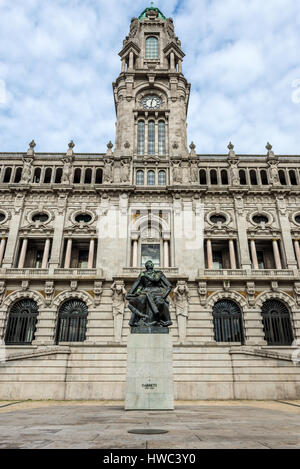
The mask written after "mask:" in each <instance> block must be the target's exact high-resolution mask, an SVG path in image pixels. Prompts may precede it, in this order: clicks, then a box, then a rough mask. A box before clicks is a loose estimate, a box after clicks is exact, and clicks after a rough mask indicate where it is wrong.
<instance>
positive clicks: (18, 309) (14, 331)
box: [5, 299, 38, 345]
mask: <svg viewBox="0 0 300 469" xmlns="http://www.w3.org/2000/svg"><path fill="white" fill-rule="evenodd" d="M37 316H38V306H37V303H36V302H35V301H34V300H31V299H23V300H20V301H18V302H17V303H15V304H14V305H13V306H12V308H11V310H10V313H9V318H8V324H7V330H6V337H5V343H6V344H7V345H20V344H22V345H30V344H31V343H32V341H33V339H34V334H35V330H36V323H37Z"/></svg>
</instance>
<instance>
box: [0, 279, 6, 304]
mask: <svg viewBox="0 0 300 469" xmlns="http://www.w3.org/2000/svg"><path fill="white" fill-rule="evenodd" d="M5 291H6V282H5V281H1V282H0V304H1V303H2V301H3V299H4V295H5Z"/></svg>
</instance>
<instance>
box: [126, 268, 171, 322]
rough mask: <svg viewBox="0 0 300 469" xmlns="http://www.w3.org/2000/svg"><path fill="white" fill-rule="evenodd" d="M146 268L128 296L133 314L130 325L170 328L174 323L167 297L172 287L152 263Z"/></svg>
mask: <svg viewBox="0 0 300 469" xmlns="http://www.w3.org/2000/svg"><path fill="white" fill-rule="evenodd" d="M145 267H146V270H144V272H142V273H141V274H140V275H139V277H138V278H137V280H136V281H135V282H134V284H133V285H132V287H131V289H130V290H129V292H128V294H127V296H126V298H127V300H128V301H129V305H128V307H129V309H130V311H131V312H132V315H131V318H130V321H129V325H130V326H131V327H136V326H159V327H168V326H170V325H171V324H172V321H171V318H170V312H169V300H168V299H167V296H168V295H169V293H170V291H171V289H172V286H171V284H170V282H169V281H168V280H167V278H166V277H165V275H164V273H163V272H161V271H160V270H154V266H153V262H152V261H147V262H146V264H145Z"/></svg>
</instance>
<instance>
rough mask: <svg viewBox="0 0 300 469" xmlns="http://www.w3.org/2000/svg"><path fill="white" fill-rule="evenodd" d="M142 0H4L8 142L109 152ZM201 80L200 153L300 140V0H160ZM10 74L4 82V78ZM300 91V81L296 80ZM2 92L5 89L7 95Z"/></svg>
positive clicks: (2, 128) (189, 67)
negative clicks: (116, 92) (126, 46)
mask: <svg viewBox="0 0 300 469" xmlns="http://www.w3.org/2000/svg"><path fill="white" fill-rule="evenodd" d="M148 3H149V2H145V1H144V0H136V2H135V3H134V5H133V4H132V2H131V1H129V0H122V1H121V2H120V1H117V0H110V1H108V0H51V1H48V0H43V1H40V0H26V1H24V0H14V2H11V1H10V0H0V80H2V82H3V83H4V84H5V91H6V92H5V103H3V102H1V100H0V142H1V147H0V151H24V150H25V149H26V148H27V145H28V142H29V141H30V140H31V139H32V138H35V140H36V142H37V144H38V145H37V147H36V150H37V151H64V150H65V149H66V147H67V143H68V140H69V139H70V138H73V139H74V141H75V143H76V150H77V151H82V152H104V151H105V150H106V143H107V142H108V140H112V141H113V140H114V135H115V119H116V118H115V109H114V102H113V93H112V86H111V84H112V82H113V81H114V80H115V79H116V77H117V75H118V74H119V72H120V58H119V57H118V52H119V50H120V49H121V48H122V41H123V39H124V37H125V36H126V35H127V34H128V31H129V24H130V19H131V17H133V16H137V15H138V14H139V13H140V12H141V11H142V10H143V9H144V8H145V6H147V5H148ZM155 5H157V6H159V8H160V9H161V10H162V11H163V12H164V14H165V15H166V16H172V17H173V18H174V22H175V29H176V34H177V35H178V36H179V38H180V39H181V41H182V46H183V49H184V51H185V53H186V57H185V60H184V73H185V75H186V77H187V79H188V80H189V81H191V84H192V92H191V98H190V109H189V114H188V138H189V141H191V140H193V141H194V142H195V143H196V145H197V151H198V152H201V153H211V152H217V153H224V152H226V151H227V148H226V146H227V143H228V141H229V140H232V141H233V143H234V144H235V147H236V151H237V152H241V153H265V148H264V147H265V144H266V142H267V140H269V141H270V142H271V143H272V144H273V146H274V150H275V151H276V152H278V153H293V154H296V153H299V152H300V133H299V124H300V103H298V102H297V100H295V99H293V93H295V92H296V91H297V90H296V88H293V87H292V83H294V82H295V80H297V79H300V65H299V57H298V56H299V49H300V38H299V28H300V9H299V4H298V1H297V0H264V2H262V1H261V0H222V1H220V0H200V1H199V0H182V1H177V0H160V2H155ZM2 82H1V83H2ZM298 95H299V92H298ZM2 101H3V100H2Z"/></svg>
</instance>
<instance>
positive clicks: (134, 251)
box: [131, 234, 139, 267]
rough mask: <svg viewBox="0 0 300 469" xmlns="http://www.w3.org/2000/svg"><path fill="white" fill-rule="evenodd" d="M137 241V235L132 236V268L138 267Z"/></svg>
mask: <svg viewBox="0 0 300 469" xmlns="http://www.w3.org/2000/svg"><path fill="white" fill-rule="evenodd" d="M138 239H139V234H132V235H131V240H132V267H137V266H138Z"/></svg>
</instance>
